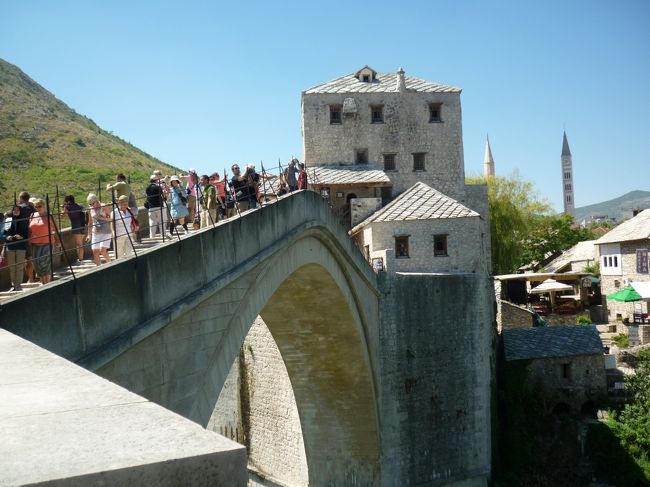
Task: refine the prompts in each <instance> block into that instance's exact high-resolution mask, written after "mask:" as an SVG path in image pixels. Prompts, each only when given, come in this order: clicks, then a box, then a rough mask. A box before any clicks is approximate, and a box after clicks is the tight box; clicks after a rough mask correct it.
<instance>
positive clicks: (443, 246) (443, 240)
mask: <svg viewBox="0 0 650 487" xmlns="http://www.w3.org/2000/svg"><path fill="white" fill-rule="evenodd" d="M433 255H434V256H435V257H444V256H446V255H448V254H447V235H434V236H433Z"/></svg>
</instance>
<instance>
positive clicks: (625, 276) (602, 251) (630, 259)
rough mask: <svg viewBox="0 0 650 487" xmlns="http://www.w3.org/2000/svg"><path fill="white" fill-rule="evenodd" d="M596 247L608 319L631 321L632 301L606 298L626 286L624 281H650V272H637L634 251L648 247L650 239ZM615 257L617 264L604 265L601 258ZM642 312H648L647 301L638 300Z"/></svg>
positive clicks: (633, 305) (649, 246) (649, 247)
mask: <svg viewBox="0 0 650 487" xmlns="http://www.w3.org/2000/svg"><path fill="white" fill-rule="evenodd" d="M596 248H597V249H598V251H597V252H598V259H599V262H600V269H601V282H600V286H601V293H602V296H603V300H604V301H606V304H607V315H608V317H609V320H610V321H615V320H617V319H623V318H629V320H630V322H631V321H632V318H633V314H634V307H635V303H634V302H627V303H624V302H620V301H614V300H612V299H606V296H607V295H608V294H612V293H615V292H616V291H620V290H621V289H623V288H625V287H627V284H626V283H629V282H633V281H634V282H638V281H650V274H641V273H639V272H637V266H636V251H637V249H650V239H646V240H635V241H630V242H620V243H611V244H603V245H596ZM609 257H616V258H617V260H618V262H617V263H618V266H607V267H605V266H604V263H603V259H607V258H609ZM638 303H640V304H641V309H642V312H643V313H648V302H647V301H639V302H637V306H638Z"/></svg>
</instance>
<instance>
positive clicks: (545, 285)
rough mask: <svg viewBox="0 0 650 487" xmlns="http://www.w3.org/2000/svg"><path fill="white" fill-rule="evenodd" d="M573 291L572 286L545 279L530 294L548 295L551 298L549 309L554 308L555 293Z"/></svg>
mask: <svg viewBox="0 0 650 487" xmlns="http://www.w3.org/2000/svg"><path fill="white" fill-rule="evenodd" d="M568 290H573V286H569V285H568V284H562V283H561V282H557V281H556V280H555V279H546V280H545V281H544V282H542V283H541V284H540V285H539V286H537V287H534V288H533V289H531V291H530V292H531V294H544V293H549V295H550V298H551V309H553V308H554V307H555V293H556V292H558V291H568Z"/></svg>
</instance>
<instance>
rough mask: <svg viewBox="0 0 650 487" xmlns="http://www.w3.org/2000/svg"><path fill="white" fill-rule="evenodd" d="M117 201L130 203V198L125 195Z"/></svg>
mask: <svg viewBox="0 0 650 487" xmlns="http://www.w3.org/2000/svg"><path fill="white" fill-rule="evenodd" d="M117 201H129V197H128V196H127V195H125V194H123V195H122V196H120V197H119V198H118V199H117Z"/></svg>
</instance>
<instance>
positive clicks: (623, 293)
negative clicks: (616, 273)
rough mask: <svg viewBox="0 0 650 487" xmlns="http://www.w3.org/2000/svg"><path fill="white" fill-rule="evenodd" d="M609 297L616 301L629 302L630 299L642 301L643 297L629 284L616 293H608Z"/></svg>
mask: <svg viewBox="0 0 650 487" xmlns="http://www.w3.org/2000/svg"><path fill="white" fill-rule="evenodd" d="M607 299H613V300H614V301H622V302H624V303H627V302H629V301H641V299H643V298H642V297H641V295H640V294H639V293H637V292H636V291H635V290H634V289H633V288H632V286H628V287H626V288H625V289H621V290H620V291H616V292H615V293H612V294H608V295H607Z"/></svg>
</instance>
